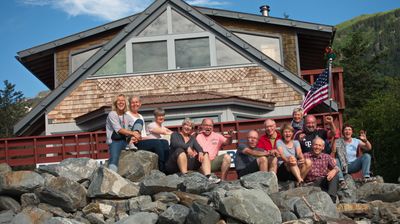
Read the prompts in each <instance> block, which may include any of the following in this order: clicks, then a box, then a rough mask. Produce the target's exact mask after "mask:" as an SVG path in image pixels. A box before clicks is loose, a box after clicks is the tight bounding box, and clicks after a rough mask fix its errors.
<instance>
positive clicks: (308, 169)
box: [299, 159, 312, 180]
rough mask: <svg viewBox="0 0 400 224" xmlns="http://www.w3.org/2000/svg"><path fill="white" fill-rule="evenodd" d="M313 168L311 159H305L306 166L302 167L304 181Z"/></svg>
mask: <svg viewBox="0 0 400 224" xmlns="http://www.w3.org/2000/svg"><path fill="white" fill-rule="evenodd" d="M311 166H312V162H311V160H310V159H305V160H304V164H302V165H300V166H299V168H300V175H301V178H302V179H303V180H304V178H306V176H307V174H308V172H310V170H311Z"/></svg>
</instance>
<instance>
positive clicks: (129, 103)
mask: <svg viewBox="0 0 400 224" xmlns="http://www.w3.org/2000/svg"><path fill="white" fill-rule="evenodd" d="M135 98H136V99H138V100H139V102H142V99H141V98H140V96H135V95H133V96H130V97H129V100H128V105H129V110H131V101H132V99H135Z"/></svg>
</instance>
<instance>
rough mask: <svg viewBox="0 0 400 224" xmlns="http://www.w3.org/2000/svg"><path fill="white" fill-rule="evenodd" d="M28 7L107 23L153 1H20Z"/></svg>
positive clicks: (205, 0) (200, 2)
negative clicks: (52, 9)
mask: <svg viewBox="0 0 400 224" xmlns="http://www.w3.org/2000/svg"><path fill="white" fill-rule="evenodd" d="M18 1H19V2H21V3H23V4H26V5H33V6H50V7H53V8H55V9H58V10H61V11H64V12H66V13H67V14H68V15H70V16H79V15H89V16H93V17H97V18H100V19H102V20H106V21H112V20H116V19H120V18H122V17H125V16H129V15H132V14H134V13H138V12H141V11H143V10H144V9H146V8H147V7H148V6H149V5H150V4H151V3H152V2H153V0H18ZM187 3H188V4H190V5H197V6H220V5H226V4H229V3H227V2H224V1H219V0H187Z"/></svg>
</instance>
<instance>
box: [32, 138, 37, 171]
mask: <svg viewBox="0 0 400 224" xmlns="http://www.w3.org/2000/svg"><path fill="white" fill-rule="evenodd" d="M33 153H34V155H33V156H34V157H33V158H34V159H33V161H34V162H35V166H36V164H38V152H37V139H36V138H34V139H33Z"/></svg>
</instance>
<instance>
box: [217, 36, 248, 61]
mask: <svg viewBox="0 0 400 224" xmlns="http://www.w3.org/2000/svg"><path fill="white" fill-rule="evenodd" d="M215 45H216V48H217V64H218V65H238V64H248V63H250V61H249V60H247V59H246V58H245V57H243V56H242V55H240V54H239V53H237V52H236V51H235V50H233V49H232V48H230V47H228V46H226V45H225V44H224V43H222V42H221V41H220V40H218V39H216V41H215Z"/></svg>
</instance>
